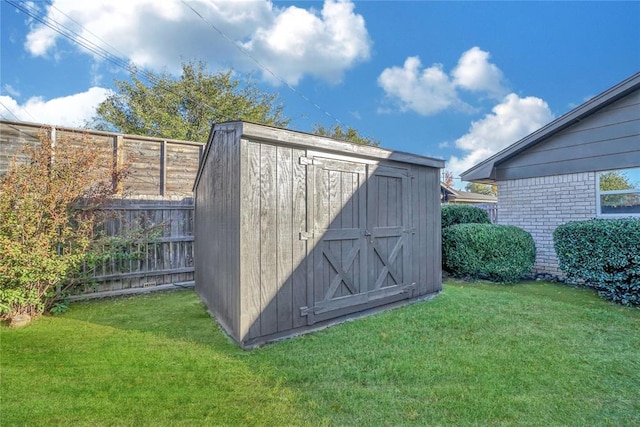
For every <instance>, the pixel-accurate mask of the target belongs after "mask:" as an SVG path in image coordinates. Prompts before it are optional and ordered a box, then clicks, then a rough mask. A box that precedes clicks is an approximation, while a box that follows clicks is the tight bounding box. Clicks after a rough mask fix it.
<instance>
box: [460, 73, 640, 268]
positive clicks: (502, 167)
mask: <svg viewBox="0 0 640 427" xmlns="http://www.w3.org/2000/svg"><path fill="white" fill-rule="evenodd" d="M611 177H618V178H620V177H621V178H622V179H618V184H619V183H620V182H622V185H618V186H615V185H613V186H612V185H611V181H612V180H611ZM461 178H462V179H463V180H464V181H473V182H479V183H491V184H493V183H496V184H497V186H498V211H499V212H500V215H499V218H498V223H500V224H511V225H515V226H518V227H521V228H523V229H525V230H526V231H528V232H529V233H531V235H532V236H533V238H534V240H535V242H536V247H537V257H536V264H535V271H536V272H538V273H548V274H552V275H557V276H561V272H560V271H559V269H558V262H557V259H556V255H555V251H554V249H553V231H554V230H555V228H556V227H557V226H558V225H560V224H563V223H566V222H570V221H579V220H587V219H591V218H615V217H624V216H640V73H637V74H634V75H633V76H631V77H629V78H628V79H626V80H624V81H622V82H621V83H619V84H617V85H615V86H613V87H612V88H610V89H608V90H606V91H604V92H603V93H601V94H599V95H597V96H595V97H593V98H592V99H590V100H588V101H587V102H585V103H584V104H582V105H580V106H579V107H577V108H575V109H573V110H571V111H569V112H568V113H566V114H564V115H563V116H561V117H559V118H558V119H556V120H554V121H553V122H551V123H549V124H547V125H546V126H544V127H542V128H541V129H539V130H537V131H536V132H533V133H532V134H530V135H528V136H526V137H524V138H522V139H521V140H520V141H517V142H516V143H514V144H513V145H511V146H509V147H507V148H506V149H504V150H502V151H500V152H499V153H497V154H495V155H494V156H492V157H490V158H488V159H486V160H484V161H483V162H481V163H479V164H477V165H475V166H474V167H473V168H471V169H469V170H467V171H465V172H464V173H462V175H461Z"/></svg>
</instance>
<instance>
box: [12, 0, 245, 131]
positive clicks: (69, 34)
mask: <svg viewBox="0 0 640 427" xmlns="http://www.w3.org/2000/svg"><path fill="white" fill-rule="evenodd" d="M5 1H6V2H7V3H9V4H10V5H12V6H14V7H15V8H16V9H17V10H19V11H20V12H22V13H24V14H26V15H28V16H29V17H31V18H33V19H34V20H36V21H38V22H40V23H41V24H43V25H45V26H47V27H49V28H51V29H52V30H53V31H55V32H56V33H58V34H60V35H61V36H63V37H65V38H67V39H69V40H71V41H72V42H74V43H76V44H78V45H79V46H81V47H83V48H84V49H86V50H88V51H89V52H91V53H93V54H95V55H96V56H99V57H101V58H103V59H105V60H107V61H109V62H111V63H112V64H114V65H116V66H118V67H120V68H123V69H124V70H126V71H128V72H129V73H131V74H133V75H136V76H140V77H142V78H143V79H145V80H146V81H147V82H149V83H152V84H155V85H156V87H159V88H160V89H162V90H164V91H165V92H168V93H171V94H173V95H176V96H183V95H181V94H179V93H177V92H175V91H172V90H171V89H169V88H167V87H164V86H163V85H160V84H159V83H160V80H159V79H158V78H157V77H156V76H155V75H154V74H153V73H150V72H148V71H141V70H139V69H138V68H137V67H136V66H135V65H133V64H131V63H129V62H126V61H124V60H122V59H120V58H119V57H117V56H116V55H114V54H112V53H111V52H109V51H108V50H106V49H104V48H102V47H100V46H99V45H97V44H95V43H93V42H92V41H90V40H88V39H87V38H85V37H83V36H82V35H80V34H78V33H77V32H75V31H73V30H71V29H69V28H68V27H67V26H65V25H63V24H61V23H60V22H58V21H56V20H54V19H52V18H50V17H47V18H41V17H40V16H38V13H37V10H36V9H35V8H31V7H29V5H28V4H25V3H18V2H16V1H13V0H5ZM80 27H81V28H84V27H82V26H81V25H80ZM186 98H187V99H188V100H189V101H191V102H193V103H194V104H196V105H197V106H199V107H201V108H204V109H207V110H210V111H214V112H216V113H217V114H220V115H222V116H223V117H224V118H225V119H227V120H237V119H238V117H231V116H229V115H227V114H225V113H224V112H223V111H220V110H219V109H216V108H215V107H213V106H212V105H209V104H205V103H202V102H200V101H198V100H197V99H194V98H192V97H189V96H186Z"/></svg>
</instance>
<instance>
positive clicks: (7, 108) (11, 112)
mask: <svg viewBox="0 0 640 427" xmlns="http://www.w3.org/2000/svg"><path fill="white" fill-rule="evenodd" d="M0 105H2V106H3V107H4V109H5V110H7V111H8V112H9V114H11V115H12V116H13V117H15V119H16V120H17V121H20V119H19V118H18V116H16V115H15V113H14V112H13V111H11V110H10V109H9V107H7V106H6V105H4V102H2V101H0Z"/></svg>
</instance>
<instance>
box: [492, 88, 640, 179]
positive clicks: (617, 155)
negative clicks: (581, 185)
mask: <svg viewBox="0 0 640 427" xmlns="http://www.w3.org/2000/svg"><path fill="white" fill-rule="evenodd" d="M637 166H640V91H635V92H633V93H631V94H630V95H628V96H626V97H625V98H622V99H621V100H619V101H617V102H615V103H613V104H611V105H609V106H607V107H605V108H603V109H602V110H600V111H598V112H596V113H594V114H593V115H591V116H589V117H588V118H586V119H584V120H583V121H580V122H578V123H576V124H575V125H573V126H570V127H569V128H567V129H565V130H563V131H561V132H559V133H557V134H555V135H553V136H551V137H550V138H549V139H547V140H545V141H542V142H540V143H538V144H536V145H535V146H533V147H532V148H530V149H528V150H527V151H526V152H524V153H523V154H520V155H519V156H516V157H515V158H513V159H511V160H507V161H505V162H504V163H502V164H500V165H498V166H497V168H496V179H497V180H498V181H504V180H510V179H522V178H531V177H536V176H552V175H561V174H567V173H578V172H589V171H598V170H608V169H618V168H629V167H637Z"/></svg>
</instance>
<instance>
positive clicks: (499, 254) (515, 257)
mask: <svg viewBox="0 0 640 427" xmlns="http://www.w3.org/2000/svg"><path fill="white" fill-rule="evenodd" d="M442 258H443V263H444V266H445V268H446V269H447V270H448V271H450V272H451V273H452V274H454V275H457V276H468V277H471V278H480V279H489V280H493V281H496V282H503V283H513V282H516V281H517V280H518V279H520V278H521V277H523V276H524V275H526V274H528V273H529V272H530V271H531V270H532V269H533V265H534V262H535V258H536V246H535V243H534V241H533V238H532V237H531V235H530V234H529V233H527V232H526V231H524V230H523V229H521V228H518V227H515V226H512V225H496V224H458V225H452V226H450V227H447V228H444V229H443V230H442Z"/></svg>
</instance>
